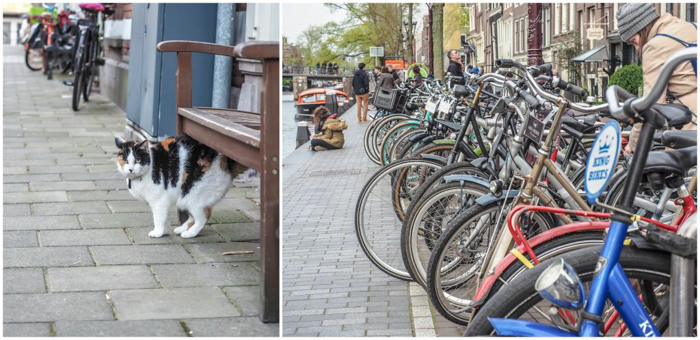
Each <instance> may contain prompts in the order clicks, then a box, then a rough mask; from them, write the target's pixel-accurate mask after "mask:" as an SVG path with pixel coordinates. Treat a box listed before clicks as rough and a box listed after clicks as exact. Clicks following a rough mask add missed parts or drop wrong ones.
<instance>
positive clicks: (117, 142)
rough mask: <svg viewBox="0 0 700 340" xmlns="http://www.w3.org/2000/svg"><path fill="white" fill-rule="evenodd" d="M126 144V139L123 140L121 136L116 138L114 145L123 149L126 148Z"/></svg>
mask: <svg viewBox="0 0 700 340" xmlns="http://www.w3.org/2000/svg"><path fill="white" fill-rule="evenodd" d="M124 143H126V141H125V140H124V138H121V137H119V136H115V137H114V144H116V145H117V147H118V148H120V149H121V148H122V147H123V146H124Z"/></svg>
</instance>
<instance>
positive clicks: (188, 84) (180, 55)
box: [157, 41, 280, 322]
mask: <svg viewBox="0 0 700 340" xmlns="http://www.w3.org/2000/svg"><path fill="white" fill-rule="evenodd" d="M157 48H158V51H160V52H176V53H177V72H176V74H175V77H176V85H175V91H176V92H177V93H176V99H175V101H176V107H177V123H176V124H177V134H178V135H180V134H186V135H188V136H190V137H192V138H194V139H195V140H197V141H199V142H200V143H203V144H206V145H207V146H209V147H211V148H212V149H214V150H217V151H218V152H220V153H222V154H224V155H226V156H227V157H229V158H231V159H233V160H235V161H237V162H239V163H241V164H243V165H246V166H248V167H250V168H253V169H255V170H257V171H258V172H259V173H260V269H261V280H260V300H261V303H262V309H261V313H260V318H261V319H262V321H263V322H279V236H280V235H279V187H280V186H279V181H280V180H279V177H280V176H279V168H280V161H279V127H280V125H279V98H280V91H279V84H280V77H279V43H277V42H247V43H243V44H240V45H237V46H224V45H217V44H210V43H203V42H194V41H164V42H161V43H160V44H158V47H157ZM193 52H196V53H207V54H214V55H222V56H228V57H231V58H245V59H257V60H261V61H262V67H263V83H262V84H263V86H262V90H261V106H260V107H261V110H260V114H256V113H251V112H245V111H239V110H232V109H216V108H203V107H193V106H192V53H193Z"/></svg>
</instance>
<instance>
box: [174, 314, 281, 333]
mask: <svg viewBox="0 0 700 340" xmlns="http://www.w3.org/2000/svg"><path fill="white" fill-rule="evenodd" d="M185 323H186V324H187V326H188V328H189V329H190V331H191V333H190V334H191V335H192V336H195V337H202V336H206V337H214V336H216V337H222V336H223V337H243V336H246V337H259V336H264V337H278V336H279V324H277V323H268V324H265V323H262V322H261V321H260V319H259V318H258V317H241V318H216V319H187V320H185Z"/></svg>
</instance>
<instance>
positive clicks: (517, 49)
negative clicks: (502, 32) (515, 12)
mask: <svg viewBox="0 0 700 340" xmlns="http://www.w3.org/2000/svg"><path fill="white" fill-rule="evenodd" d="M513 50H514V51H515V53H518V52H520V22H519V21H518V20H516V21H515V44H514V45H513Z"/></svg>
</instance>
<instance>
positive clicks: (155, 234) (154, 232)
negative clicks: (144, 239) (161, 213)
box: [148, 230, 163, 238]
mask: <svg viewBox="0 0 700 340" xmlns="http://www.w3.org/2000/svg"><path fill="white" fill-rule="evenodd" d="M148 236H150V237H156V238H157V237H161V236H163V232H162V231H159V230H151V231H150V232H149V233H148Z"/></svg>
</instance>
